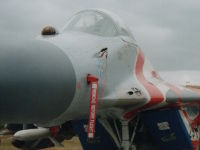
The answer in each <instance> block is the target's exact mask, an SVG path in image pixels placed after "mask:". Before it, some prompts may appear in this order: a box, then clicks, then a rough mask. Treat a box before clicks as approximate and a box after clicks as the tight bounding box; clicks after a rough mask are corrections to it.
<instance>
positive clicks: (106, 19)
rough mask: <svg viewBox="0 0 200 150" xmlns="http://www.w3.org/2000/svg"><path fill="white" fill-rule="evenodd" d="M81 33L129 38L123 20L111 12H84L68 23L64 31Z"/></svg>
mask: <svg viewBox="0 0 200 150" xmlns="http://www.w3.org/2000/svg"><path fill="white" fill-rule="evenodd" d="M69 30H71V31H79V32H85V33H89V34H94V35H98V36H104V37H114V36H120V35H122V36H129V37H131V38H133V36H132V34H131V31H130V30H129V28H128V27H127V26H126V25H125V24H124V23H123V22H122V21H121V19H120V18H119V17H117V16H115V15H114V14H111V13H110V12H105V11H102V10H93V9H92V10H84V11H81V12H79V13H77V14H75V15H74V16H72V18H71V19H70V20H69V21H68V23H67V25H66V26H65V28H64V31H69Z"/></svg>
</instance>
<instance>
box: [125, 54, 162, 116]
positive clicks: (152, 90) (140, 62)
mask: <svg viewBox="0 0 200 150" xmlns="http://www.w3.org/2000/svg"><path fill="white" fill-rule="evenodd" d="M144 61H145V59H144V55H143V53H142V52H141V51H140V50H138V57H137V61H136V67H135V73H136V77H137V79H138V81H139V82H140V83H141V84H142V85H143V86H144V88H145V89H146V90H147V92H148V93H149V96H150V101H149V102H148V103H147V104H145V105H144V106H142V107H140V108H137V109H134V110H132V111H130V112H127V113H126V114H125V115H124V118H125V119H131V118H132V117H134V115H135V114H136V113H137V112H138V111H140V110H142V109H145V108H148V107H151V106H153V105H156V104H159V103H161V102H162V101H163V100H164V96H163V94H162V92H161V91H160V89H158V88H157V87H156V86H155V85H154V84H153V83H151V82H149V81H147V80H146V78H145V76H144V73H143V67H144Z"/></svg>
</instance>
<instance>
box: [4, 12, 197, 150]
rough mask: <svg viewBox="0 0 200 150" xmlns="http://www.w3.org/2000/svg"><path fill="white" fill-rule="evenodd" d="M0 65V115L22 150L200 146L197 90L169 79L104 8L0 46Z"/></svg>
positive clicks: (191, 148) (193, 148)
mask: <svg viewBox="0 0 200 150" xmlns="http://www.w3.org/2000/svg"><path fill="white" fill-rule="evenodd" d="M155 55H156V54H155ZM0 70H1V73H0V120H1V122H4V123H6V127H7V129H8V130H9V131H11V132H13V134H14V135H13V141H12V143H13V145H14V146H16V147H18V148H20V149H42V148H47V147H52V146H62V144H61V142H62V141H63V140H66V139H67V140H69V139H71V138H72V137H73V136H78V137H79V139H80V142H81V144H82V147H83V149H84V150H102V149H104V150H117V149H122V150H135V149H137V150H142V149H148V150H149V149H152V150H154V149H163V150H196V149H198V148H199V123H200V114H199V111H200V110H199V104H200V87H199V86H198V85H193V84H192V85H191V84H180V85H179V84H176V83H173V82H168V81H167V80H164V78H162V77H161V76H160V75H159V73H158V72H157V71H156V70H155V69H154V68H153V67H152V65H151V64H150V62H149V61H148V60H147V58H146V57H145V55H144V53H143V52H142V50H141V49H140V47H139V46H138V44H137V42H136V40H135V39H134V37H133V35H132V33H131V31H130V29H129V28H128V27H127V25H126V24H124V22H123V21H122V20H121V19H120V18H119V17H118V16H116V15H114V14H112V13H110V12H107V11H105V10H100V9H88V10H84V11H81V12H79V13H77V14H75V15H74V16H72V17H71V18H70V19H69V20H68V22H67V24H66V25H65V27H64V28H63V29H62V30H59V31H57V30H56V29H55V28H53V27H50V26H49V27H45V28H44V29H43V30H42V32H41V36H39V37H37V38H36V39H34V40H32V41H27V42H19V43H9V44H8V45H6V44H4V45H1V46H0ZM172 73H173V72H172ZM172 77H173V78H175V79H179V78H181V75H179V76H177V74H175V75H174V76H173V75H172Z"/></svg>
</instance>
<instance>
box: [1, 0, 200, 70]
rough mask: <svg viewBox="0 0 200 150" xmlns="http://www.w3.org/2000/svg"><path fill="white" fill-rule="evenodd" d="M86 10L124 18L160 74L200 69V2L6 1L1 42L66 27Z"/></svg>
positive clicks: (179, 0) (144, 0)
mask: <svg viewBox="0 0 200 150" xmlns="http://www.w3.org/2000/svg"><path fill="white" fill-rule="evenodd" d="M86 8H103V9H107V10H109V11H112V12H114V13H116V14H117V15H119V16H120V17H121V18H122V19H123V20H124V21H125V22H126V23H127V24H128V25H129V26H130V27H131V29H132V32H133V35H134V36H135V39H136V40H137V42H138V43H139V45H140V47H141V48H142V50H143V51H144V53H145V55H146V56H147V57H148V59H149V60H150V61H151V62H152V64H153V66H155V68H156V69H158V70H188V69H190V70H200V38H199V31H200V19H199V18H200V1H199V0H167V1H164V0H163V1H161V0H34V1H33V0H1V1H0V35H1V38H0V43H1V44H2V43H5V42H15V40H16V39H21V41H23V39H24V38H30V39H31V38H34V37H36V36H37V35H38V34H39V33H40V30H41V29H42V27H43V26H45V25H53V26H56V27H57V28H61V27H62V26H63V25H64V24H65V22H66V20H67V18H69V17H70V16H71V15H73V14H74V13H76V12H78V11H80V10H83V9H86ZM0 46H1V45H0ZM0 48H1V47H0Z"/></svg>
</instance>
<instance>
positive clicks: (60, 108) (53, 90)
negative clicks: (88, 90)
mask: <svg viewBox="0 0 200 150" xmlns="http://www.w3.org/2000/svg"><path fill="white" fill-rule="evenodd" d="M75 85H76V78H75V72H74V69H73V65H72V63H71V61H70V60H69V58H68V56H67V55H66V54H65V53H64V52H63V51H62V50H60V49H59V48H58V47H56V46H54V45H53V44H50V43H48V42H45V41H35V42H30V43H29V42H26V43H23V44H16V45H9V46H8V45H7V46H0V120H2V121H4V122H7V123H9V122H11V123H17V122H18V123H21V122H24V123H43V122H46V121H49V120H51V119H54V118H55V117H57V116H59V115H60V114H61V113H63V112H64V111H65V110H66V109H67V108H68V106H69V105H70V103H71V101H72V99H73V97H74V93H75V87H76V86H75Z"/></svg>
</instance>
